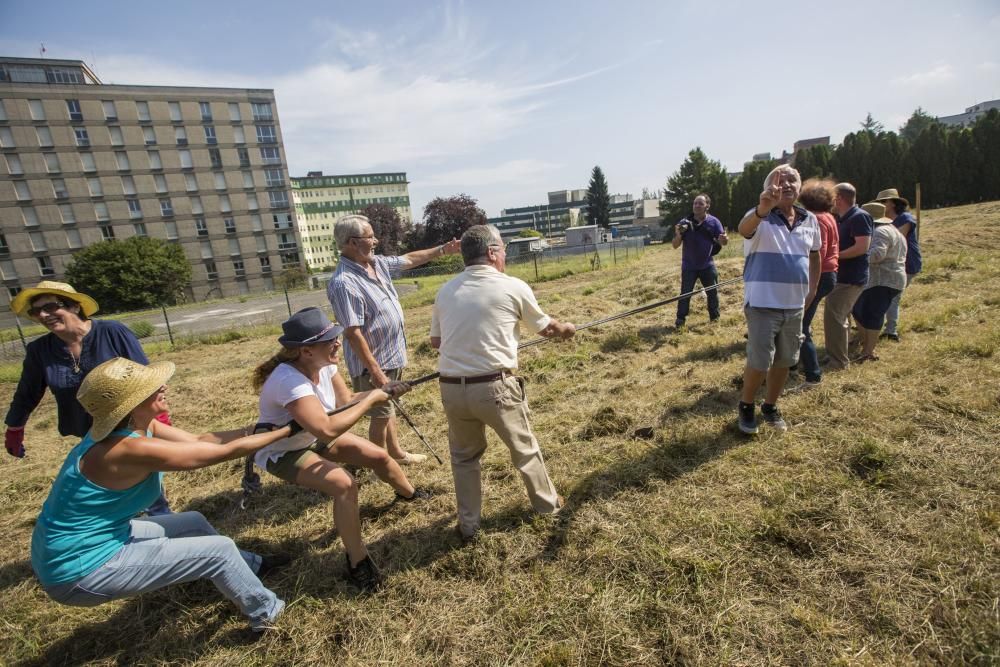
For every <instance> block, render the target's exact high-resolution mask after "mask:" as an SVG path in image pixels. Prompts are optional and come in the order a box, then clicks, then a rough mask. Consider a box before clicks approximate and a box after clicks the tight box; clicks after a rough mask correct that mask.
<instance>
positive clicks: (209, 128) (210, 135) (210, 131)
mask: <svg viewBox="0 0 1000 667" xmlns="http://www.w3.org/2000/svg"><path fill="white" fill-rule="evenodd" d="M205 143H206V144H208V145H210V146H214V145H215V144H217V143H219V140H218V138H216V136H215V126H214V125H206V126H205Z"/></svg>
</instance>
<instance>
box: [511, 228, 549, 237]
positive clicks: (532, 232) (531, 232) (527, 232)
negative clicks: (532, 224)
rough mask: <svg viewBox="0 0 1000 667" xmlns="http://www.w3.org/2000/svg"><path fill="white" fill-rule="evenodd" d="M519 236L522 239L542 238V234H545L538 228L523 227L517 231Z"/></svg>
mask: <svg viewBox="0 0 1000 667" xmlns="http://www.w3.org/2000/svg"><path fill="white" fill-rule="evenodd" d="M517 236H518V238H522V239H534V238H541V237H542V236H544V234H542V233H541V232H540V231H538V230H537V229H522V230H521V231H519V232H518V233H517Z"/></svg>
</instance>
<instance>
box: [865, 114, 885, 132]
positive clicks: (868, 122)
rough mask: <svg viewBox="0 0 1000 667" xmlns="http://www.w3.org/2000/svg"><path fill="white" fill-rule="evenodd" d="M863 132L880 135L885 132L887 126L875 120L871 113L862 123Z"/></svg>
mask: <svg viewBox="0 0 1000 667" xmlns="http://www.w3.org/2000/svg"><path fill="white" fill-rule="evenodd" d="M861 131H862V132H871V133H872V134H879V133H880V132H885V126H884V125H882V123H880V122H878V121H877V120H875V118H874V117H873V116H872V112H871V111H869V112H868V115H867V116H865V119H864V120H863V121H861Z"/></svg>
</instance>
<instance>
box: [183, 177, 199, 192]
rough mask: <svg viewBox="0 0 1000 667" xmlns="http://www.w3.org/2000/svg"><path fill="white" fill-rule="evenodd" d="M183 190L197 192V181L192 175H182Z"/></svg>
mask: <svg viewBox="0 0 1000 667" xmlns="http://www.w3.org/2000/svg"><path fill="white" fill-rule="evenodd" d="M184 188H185V189H186V190H187V191H188V192H198V179H197V178H196V177H195V175H194V174H184Z"/></svg>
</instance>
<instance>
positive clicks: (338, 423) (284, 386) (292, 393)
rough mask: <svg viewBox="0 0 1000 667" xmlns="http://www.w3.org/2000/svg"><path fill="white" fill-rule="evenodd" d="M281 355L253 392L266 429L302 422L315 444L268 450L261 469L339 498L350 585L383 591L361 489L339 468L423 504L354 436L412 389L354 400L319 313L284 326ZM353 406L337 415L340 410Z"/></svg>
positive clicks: (262, 370) (391, 388) (382, 457)
mask: <svg viewBox="0 0 1000 667" xmlns="http://www.w3.org/2000/svg"><path fill="white" fill-rule="evenodd" d="M281 327H282V329H283V330H284V335H283V336H281V337H280V338H279V339H278V342H279V343H280V344H281V350H280V351H279V352H278V353H277V354H275V355H274V356H273V357H271V358H270V359H268V360H267V361H265V362H264V363H263V364H261V365H260V366H258V367H257V369H256V370H255V371H254V376H253V384H254V388H255V389H256V390H257V391H259V392H260V418H261V421H263V422H270V423H273V424H284V423H286V422H288V421H291V420H293V419H294V420H295V421H296V422H297V423H299V424H301V425H302V428H303V430H305V431H308V432H309V433H311V434H312V435H313V436H315V438H316V441H315V442H313V443H312V444H311V445H309V446H308V447H306V448H304V449H303V448H299V449H295V450H291V451H289V450H288V449H287V448H286V446H285V445H284V444H279V445H275V446H272V447H265V448H264V449H262V450H261V451H259V452H257V454H256V455H255V456H254V461H255V463H256V464H257V465H258V466H259V467H261V468H263V469H265V470H267V471H268V472H270V473H271V474H272V475H275V476H276V477H279V478H281V479H283V480H285V481H287V482H291V483H292V484H298V485H300V486H305V487H307V488H310V489H316V490H317V491H322V492H323V493H325V494H326V495H328V496H330V497H331V498H333V509H334V520H335V522H336V525H337V531H338V532H339V533H340V538H341V540H343V542H344V549H345V551H346V552H347V568H348V574H349V576H350V578H351V580H352V581H353V582H354V583H355V584H356V585H357V586H358V587H359V588H362V589H366V590H370V589H373V588H376V587H378V585H379V584H380V582H381V577H380V575H379V572H378V568H377V567H376V566H375V564H374V563H373V562H372V560H371V558H369V556H368V551H367V549H366V548H365V545H364V542H363V541H362V539H361V526H360V521H359V518H358V487H357V483H356V482H355V480H354V477H353V476H352V475H351V474H350V473H348V472H347V471H346V470H344V469H343V468H342V467H340V466H339V465H337V463H338V462H339V463H346V464H349V465H353V466H359V467H364V468H370V469H371V470H372V471H373V472H374V473H375V474H376V475H377V476H378V477H379V479H381V480H382V481H384V482H386V483H388V484H389V485H390V486H391V487H392V488H393V489H394V490H395V492H396V498H397V499H399V500H403V501H413V500H423V499H426V498H429V497H430V493H428V492H426V491H423V490H420V489H417V488H415V487H414V486H413V485H412V484H410V482H409V480H408V479H407V478H406V475H405V474H404V473H403V470H402V468H400V467H399V464H398V463H397V462H396V461H395V460H394V459H393V458H392V457H391V456H389V454H388V452H386V450H384V449H382V448H381V447H378V446H376V445H375V444H374V443H372V442H369V441H368V440H365V439H364V438H361V437H359V436H356V435H354V434H353V433H348V430H349V429H350V428H351V427H352V426H354V424H355V423H356V422H357V421H358V420H359V419H361V417H362V416H363V415H364V414H365V413H366V412H367V411H368V410H369V409H371V407H372V406H374V405H377V404H378V403H382V402H385V401H387V400H389V399H390V398H391V397H393V396H399V395H401V394H403V393H405V392H406V391H408V390H409V386H408V385H406V384H405V383H403V382H392V383H389V384H387V385H385V387H384V388H383V389H384V390H383V389H373V390H371V391H367V392H362V393H358V394H352V393H351V391H350V390H349V389H348V388H347V383H346V382H344V379H343V378H342V377H341V376H340V374H338V373H337V361H338V354H339V351H340V346H341V343H340V334H341V333H342V332H343V327H340V326H337V325H335V324H333V323H332V322H330V320H329V319H328V318H327V317H326V315H325V314H323V311H322V310H320V309H319V308H305V309H303V310H300V311H299V312H297V313H295V314H294V315H292V317H290V318H289V319H288V320H286V321H285V322H282V324H281ZM352 402H353V406H351V407H350V408H348V409H347V410H344V411H343V412H338V413H337V414H334V415H330V414H327V413H328V412H330V411H332V410H333V409H334V408H335V407H336V406H338V405H341V406H343V405H347V404H349V403H352Z"/></svg>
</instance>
